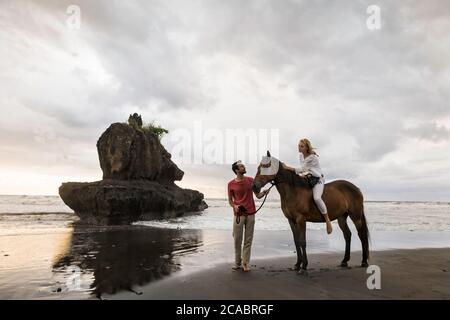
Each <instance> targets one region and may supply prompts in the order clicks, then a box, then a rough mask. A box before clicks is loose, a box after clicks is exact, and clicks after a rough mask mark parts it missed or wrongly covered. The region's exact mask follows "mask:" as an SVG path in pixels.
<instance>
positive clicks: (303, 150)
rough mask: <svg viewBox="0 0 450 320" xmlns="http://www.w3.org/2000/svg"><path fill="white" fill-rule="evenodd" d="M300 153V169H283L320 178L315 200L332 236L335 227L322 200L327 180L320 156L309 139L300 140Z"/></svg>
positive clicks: (316, 185)
mask: <svg viewBox="0 0 450 320" xmlns="http://www.w3.org/2000/svg"><path fill="white" fill-rule="evenodd" d="M298 151H299V158H300V167H298V168H291V167H289V166H287V165H285V164H283V168H285V169H287V170H291V171H294V172H295V173H296V174H300V175H301V176H305V175H307V174H312V175H313V176H315V177H318V178H320V180H319V181H318V182H317V183H316V184H315V185H314V187H313V190H312V191H313V198H314V201H315V203H316V205H317V207H318V208H319V210H320V212H321V213H322V214H323V215H324V217H325V222H326V223H327V233H328V234H330V233H331V232H332V231H333V227H332V226H331V221H330V218H329V217H328V212H327V206H326V205H325V202H323V200H322V194H323V188H324V184H325V179H324V177H323V174H322V169H321V168H320V164H319V156H318V155H317V153H316V152H315V151H314V148H313V147H312V145H311V142H310V141H309V140H308V139H302V140H300V142H299V143H298Z"/></svg>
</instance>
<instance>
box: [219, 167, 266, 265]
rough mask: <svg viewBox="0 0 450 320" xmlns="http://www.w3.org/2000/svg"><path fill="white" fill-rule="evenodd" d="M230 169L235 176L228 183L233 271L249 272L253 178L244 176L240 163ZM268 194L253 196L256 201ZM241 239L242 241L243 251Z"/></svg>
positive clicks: (252, 224)
mask: <svg viewBox="0 0 450 320" xmlns="http://www.w3.org/2000/svg"><path fill="white" fill-rule="evenodd" d="M231 169H232V170H233V172H234V173H235V174H236V178H235V179H233V180H231V181H230V182H229V183H228V202H229V203H230V206H231V207H232V208H233V212H234V222H233V238H234V253H235V264H234V267H233V269H234V270H238V269H241V268H243V270H244V271H250V252H251V247H252V241H253V230H254V227H255V211H256V208H255V201H254V200H253V191H252V184H253V178H251V177H245V176H244V175H245V174H246V173H247V172H246V170H245V166H244V164H243V163H242V162H241V161H236V162H235V163H233V165H232V166H231ZM268 192H269V191H268V190H264V191H262V192H260V193H258V194H256V193H255V195H256V197H257V198H258V199H261V198H262V197H264V196H265V195H266V194H267V193H268ZM239 213H241V214H242V215H239V218H237V216H238V214H239ZM242 239H244V248H243V250H242ZM242 251H243V254H242Z"/></svg>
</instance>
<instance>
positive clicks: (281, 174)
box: [277, 161, 308, 187]
mask: <svg viewBox="0 0 450 320" xmlns="http://www.w3.org/2000/svg"><path fill="white" fill-rule="evenodd" d="M277 179H279V180H280V182H287V183H288V184H289V185H291V186H293V187H308V184H307V182H306V180H305V178H302V177H300V176H299V175H298V174H296V173H295V172H292V171H290V170H287V169H284V168H283V163H282V162H281V161H280V169H279V170H278V175H277Z"/></svg>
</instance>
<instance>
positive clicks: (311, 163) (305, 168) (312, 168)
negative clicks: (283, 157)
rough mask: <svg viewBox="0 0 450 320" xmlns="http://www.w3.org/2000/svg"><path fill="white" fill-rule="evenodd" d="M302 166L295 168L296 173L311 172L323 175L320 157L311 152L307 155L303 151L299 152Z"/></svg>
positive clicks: (314, 174)
mask: <svg viewBox="0 0 450 320" xmlns="http://www.w3.org/2000/svg"><path fill="white" fill-rule="evenodd" d="M299 160H300V167H297V168H295V173H296V174H302V175H304V174H307V173H311V174H312V175H313V176H315V177H319V178H320V177H322V169H321V168H320V163H319V157H318V156H317V155H315V154H311V155H309V156H307V157H306V159H305V158H304V156H303V153H301V152H300V153H299Z"/></svg>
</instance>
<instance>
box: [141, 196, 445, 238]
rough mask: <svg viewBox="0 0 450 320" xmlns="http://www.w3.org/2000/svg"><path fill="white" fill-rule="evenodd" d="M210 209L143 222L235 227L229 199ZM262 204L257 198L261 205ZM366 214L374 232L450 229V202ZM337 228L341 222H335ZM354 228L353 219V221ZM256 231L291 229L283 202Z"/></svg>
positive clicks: (384, 207)
mask: <svg viewBox="0 0 450 320" xmlns="http://www.w3.org/2000/svg"><path fill="white" fill-rule="evenodd" d="M206 202H207V203H208V205H209V208H208V209H207V210H205V211H204V212H203V213H201V214H194V215H189V216H183V217H179V218H174V219H170V220H168V221H143V222H137V224H140V225H146V226H153V227H162V228H181V229H208V230H211V229H218V230H222V229H231V226H232V211H231V208H230V206H229V205H228V201H227V200H226V199H207V200H206ZM260 204H261V202H260V201H256V205H257V207H259V205H260ZM364 208H365V209H364V210H365V215H366V218H367V220H368V224H369V230H371V231H450V203H437V202H398V201H395V202H365V204H364ZM333 223H334V224H335V227H337V223H336V222H333ZM349 225H350V228H352V222H351V221H349ZM307 228H308V229H311V230H324V229H325V224H324V223H307ZM255 229H256V230H279V231H281V230H290V228H289V224H288V222H287V220H286V218H285V217H284V215H283V213H282V211H281V208H280V202H279V201H277V200H271V201H266V203H265V204H264V206H263V208H262V209H261V210H260V211H259V212H258V213H257V214H256V224H255Z"/></svg>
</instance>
